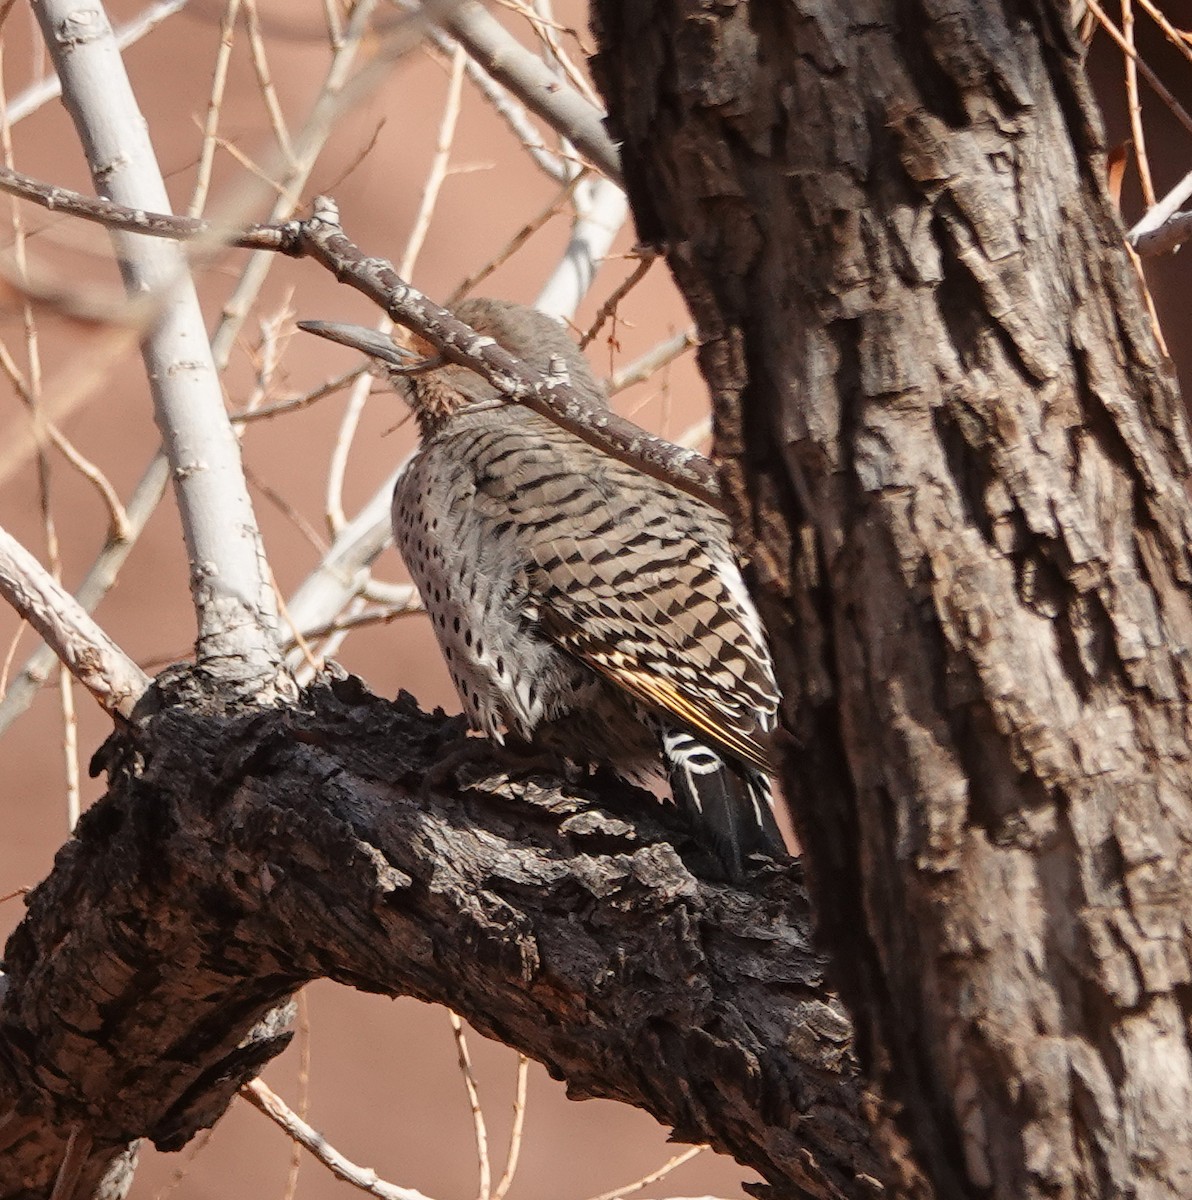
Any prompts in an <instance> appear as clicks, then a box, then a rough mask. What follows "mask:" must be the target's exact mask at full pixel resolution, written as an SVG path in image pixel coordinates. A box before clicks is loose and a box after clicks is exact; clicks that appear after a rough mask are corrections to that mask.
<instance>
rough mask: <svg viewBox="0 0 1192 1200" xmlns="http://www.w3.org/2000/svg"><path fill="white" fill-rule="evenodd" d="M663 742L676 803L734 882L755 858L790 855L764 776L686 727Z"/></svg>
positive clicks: (668, 732)
mask: <svg viewBox="0 0 1192 1200" xmlns="http://www.w3.org/2000/svg"><path fill="white" fill-rule="evenodd" d="M660 740H661V743H662V757H663V761H664V762H665V763H666V770H667V775H668V776H669V778H670V785H671V793H672V795H673V796H674V799H675V803H676V804H677V805H678V806H679V809H680V811H682V812H683V813H684V814H685V815H686V816H687V819H688V820H689V821H690V822H691V824H692V826H693V827H694V829H695V830H696V831H697V832H698V833H699V834H700V835H701V836H703V837H704V838H706V839H707V841H708V842H709V843H710V846H709V848H710V849H711V850H712V851H713V852H714V853H715V855H716V857H717V858H718V859H719V860H720V862H721V864H722V865H723V866H724V868H725V870H726V871H727V872H728V875H729V878H730V879H732V880H733V881H734V882H739V881H740V880H741V879H743V878H744V877H745V872H746V860H747V859H748V858H749V856H750V855H752V854H764V855H766V856H767V857H769V858H775V857H782V856H784V855H785V854H786V853H787V850H786V844H785V843H784V841H783V839H782V833H781V832H780V831H779V828H778V822H777V821H776V820H775V819H774V802H773V798H772V796H771V794H770V781H769V780H768V779H767V778H766V776H765V775H763V774H762V773H761V772H760V771H757V770H754V769H753V768H752V767H747V766H745V765H743V764H740V763H734V762H732V761H731V760H727V759H725V758H722V757H721V756H720V755H719V754H718V753H717V752H716V751H715V750H713V749H711V748H710V747H709V746H706V745H704V743H703V742H700V741H698V740H697V739H696V738H694V737H693V736H692V735H691V734H690V733H689V732H688V731H687V730H685V729H673V728H669V729H667V728H664V729H662V730H660Z"/></svg>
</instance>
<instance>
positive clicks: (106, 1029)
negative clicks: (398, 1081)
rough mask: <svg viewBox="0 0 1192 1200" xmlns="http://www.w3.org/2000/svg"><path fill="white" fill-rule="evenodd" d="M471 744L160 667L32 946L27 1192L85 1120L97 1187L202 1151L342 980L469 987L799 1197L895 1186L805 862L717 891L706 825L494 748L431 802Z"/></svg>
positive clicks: (487, 1013) (9, 1134) (12, 987)
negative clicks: (874, 1128) (298, 1024)
mask: <svg viewBox="0 0 1192 1200" xmlns="http://www.w3.org/2000/svg"><path fill="white" fill-rule="evenodd" d="M459 732H460V727H459V724H458V721H457V720H454V719H452V720H448V719H446V718H443V717H442V716H441V715H439V716H428V715H426V714H424V713H422V712H420V711H419V710H418V709H417V707H416V705H415V704H414V702H413V701H412V700H411V699H409V698H408V697H402V698H400V699H399V700H398V701H397V702H395V703H389V702H386V701H383V700H379V699H377V698H376V697H373V696H371V695H369V694H368V693H367V692H366V691H364V689H363V688H362V687H360V685H359V684H358V683H357V682H356V681H354V680H351V679H346V680H344V679H341V680H338V681H336V682H333V683H330V684H327V683H324V684H322V685H320V686H317V687H315V688H312V689H311V690H309V691H308V692H307V693H305V695H304V697H303V700H302V702H301V704H299V705H298V706H296V707H294V708H290V709H271V710H268V711H265V712H254V713H248V714H245V713H244V712H243V710H241V711H239V712H235V711H234V712H227V711H223V710H221V708H220V707H219V706H218V705H217V704H213V703H212V702H211V699H210V696H209V694H208V693H207V692H206V691H205V690H204V689H203V688H201V687H199V686H197V683H196V677H195V676H193V675H187V674H184V673H181V672H178V673H175V674H173V675H172V677H170V678H169V679H166V680H164V681H159V685H158V686H157V687H156V689H155V691H154V692H153V693H151V695H150V697H149V698H147V700H146V702H145V703H144V704H143V705H142V708H141V709H140V710H139V711H138V714H136V718H135V720H134V723H133V724H132V726H131V727H130V728H129V730H127V731H126V732H124V733H121V734H119V735H116V736H114V737H113V738H112V739H111V740H110V741H109V743H108V745H107V747H106V748H105V750H104V751H103V760H104V763H105V764H106V766H107V769H108V771H109V776H110V790H109V792H108V794H107V796H106V797H105V798H104V799H103V800H102V801H100V802H99V803H98V804H97V805H96V806H95V807H94V808H93V809H91V810H90V811H89V812H88V813H87V814H86V815H85V816H84V818H83V820H82V822H81V823H80V825H79V828H78V831H77V833H76V836H75V837H74V838H72V839H71V841H70V842H68V843H67V845H66V846H65V847H64V848H63V849H62V850H61V851H60V853H59V855H58V859H57V861H56V863H55V868H54V871H53V873H52V874H51V876H50V877H49V878H48V879H47V880H46V882H45V883H43V884H42V885H41V886H40V887H39V888H38V889H36V891H34V892H33V893H32V894H31V895H30V897H29V912H28V915H27V916H26V919H25V921H24V922H23V924H22V925H21V926H20V927H19V928H18V930H17V932H16V933H15V934H14V935H13V937H12V939H11V941H10V943H9V946H8V949H7V961H6V971H7V973H8V974H7V985H8V986H7V991H6V994H5V996H4V1000H3V1007H2V1009H0V1106H2V1107H0V1112H5V1111H6V1112H7V1113H8V1116H7V1117H6V1118H5V1119H4V1120H3V1121H0V1144H2V1145H4V1146H5V1149H4V1150H3V1153H2V1154H0V1195H3V1196H5V1197H11V1196H18V1195H21V1196H45V1195H48V1194H49V1192H50V1190H51V1188H52V1186H53V1182H54V1179H55V1176H56V1174H57V1172H58V1170H59V1167H60V1165H61V1163H62V1161H63V1158H64V1156H65V1155H66V1151H67V1147H68V1142H69V1141H70V1139H71V1137H72V1135H73V1136H74V1138H75V1144H76V1145H78V1144H80V1138H85V1139H86V1141H85V1143H83V1144H86V1145H89V1147H90V1149H89V1151H88V1152H87V1153H86V1154H85V1155H84V1161H83V1163H82V1165H81V1167H80V1170H79V1176H78V1180H77V1183H76V1185H75V1186H74V1187H73V1188H71V1189H68V1191H67V1193H66V1194H68V1195H74V1196H77V1197H83V1196H89V1195H91V1194H92V1193H93V1192H94V1190H95V1188H96V1186H97V1185H98V1181H99V1180H100V1179H101V1177H102V1176H103V1174H104V1172H105V1171H107V1170H109V1169H110V1168H111V1166H112V1163H113V1161H114V1160H116V1156H118V1155H119V1154H121V1153H122V1152H124V1151H125V1150H126V1148H127V1146H128V1144H129V1143H130V1142H131V1141H133V1140H134V1139H136V1138H141V1137H144V1138H148V1139H151V1140H152V1141H154V1142H155V1143H156V1144H157V1145H159V1146H161V1147H163V1148H174V1147H178V1146H181V1145H182V1144H184V1143H185V1142H186V1141H187V1139H188V1138H190V1137H191V1136H192V1135H193V1134H194V1132H195V1131H196V1130H197V1129H200V1128H202V1127H204V1126H206V1125H209V1124H210V1123H212V1122H213V1121H214V1120H215V1119H216V1118H217V1117H218V1116H219V1115H220V1114H221V1113H222V1112H223V1110H224V1108H225V1107H226V1106H227V1104H228V1103H229V1101H230V1100H231V1098H232V1097H233V1095H234V1094H235V1091H236V1088H237V1087H238V1086H239V1084H240V1083H241V1082H242V1081H244V1080H245V1079H247V1078H250V1077H251V1076H252V1075H254V1074H255V1073H256V1072H257V1070H259V1069H260V1067H261V1065H262V1064H263V1063H264V1062H265V1061H267V1060H268V1059H269V1058H270V1057H272V1056H273V1055H274V1054H276V1053H277V1052H278V1051H279V1050H280V1049H281V1048H282V1047H283V1046H284V1045H285V1042H286V1040H287V1039H288V1034H287V1033H286V1032H285V1030H284V1026H283V1025H279V1022H278V1021H277V1019H276V1017H274V1018H272V1019H271V1020H270V1022H268V1023H267V1024H266V1025H265V1026H264V1027H262V1026H261V1021H262V1019H263V1018H266V1017H267V1015H268V1014H270V1013H273V1012H275V1010H276V1009H277V1008H278V1006H279V1005H284V1004H285V1002H286V1000H287V998H288V996H289V995H290V994H291V992H292V991H293V990H294V989H295V988H297V987H298V986H300V985H301V984H302V983H304V982H306V981H308V980H311V979H315V978H320V977H325V978H330V979H334V980H337V981H339V982H340V983H343V984H346V985H348V986H351V987H356V988H361V989H364V990H367V991H374V992H382V993H385V994H389V995H410V996H416V997H418V998H420V999H423V1000H428V1001H435V1002H442V1003H447V1004H450V1006H451V1007H452V1008H453V1009H455V1010H456V1011H457V1012H459V1013H461V1014H463V1015H464V1016H465V1017H467V1019H468V1020H469V1021H470V1022H471V1023H472V1024H473V1025H474V1026H475V1027H476V1028H477V1029H479V1030H480V1031H481V1032H483V1033H486V1034H489V1035H491V1036H493V1037H496V1038H499V1039H501V1040H503V1041H505V1042H508V1043H509V1044H511V1045H514V1046H517V1047H518V1048H520V1049H521V1050H523V1051H525V1052H526V1053H527V1054H530V1055H533V1056H534V1057H535V1058H538V1059H539V1060H540V1061H542V1062H543V1063H545V1064H546V1066H547V1067H548V1068H549V1070H550V1071H551V1072H552V1073H553V1074H554V1075H555V1076H556V1077H558V1078H561V1079H565V1080H566V1081H567V1084H568V1088H569V1091H570V1093H571V1094H572V1095H573V1096H577V1097H584V1096H606V1097H612V1098H615V1099H618V1100H622V1101H624V1102H626V1103H629V1104H635V1105H638V1106H639V1107H643V1108H645V1109H647V1110H648V1111H650V1112H651V1113H652V1114H653V1115H654V1116H656V1117H657V1118H658V1119H659V1120H660V1121H663V1122H664V1123H666V1124H668V1125H670V1126H673V1127H674V1129H675V1130H676V1133H677V1135H678V1136H679V1137H680V1138H681V1139H685V1140H693V1141H711V1142H712V1143H713V1144H714V1145H716V1146H717V1147H718V1148H719V1149H722V1150H727V1151H729V1152H730V1153H732V1154H734V1155H736V1156H737V1157H738V1159H739V1160H740V1161H741V1162H743V1163H748V1164H749V1165H751V1166H754V1167H756V1168H757V1169H758V1170H759V1171H761V1172H762V1174H763V1175H764V1176H766V1178H767V1179H768V1180H769V1181H770V1182H771V1183H772V1184H773V1185H775V1186H774V1190H773V1193H772V1194H773V1195H775V1196H793V1195H801V1194H807V1195H812V1196H845V1197H866V1196H874V1195H878V1194H880V1185H879V1182H878V1180H879V1179H880V1170H881V1168H880V1164H879V1162H878V1159H877V1156H876V1155H875V1154H874V1152H873V1151H872V1149H871V1148H870V1147H869V1144H868V1126H867V1108H868V1105H869V1103H870V1100H869V1098H868V1097H867V1095H866V1093H865V1092H864V1090H863V1089H862V1088H861V1086H860V1085H859V1082H858V1076H857V1071H856V1066H855V1062H854V1060H853V1058H852V1054H851V1049H850V1030H849V1026H848V1022H847V1019H846V1018H845V1017H844V1014H843V1012H842V1010H841V1009H840V1007H839V1006H838V1005H837V1003H836V1002H835V1000H834V999H833V998H832V997H831V996H830V994H828V993H827V992H826V990H825V989H824V985H823V982H822V977H821V975H822V970H821V968H822V964H821V961H820V959H819V957H818V956H817V954H816V953H815V952H814V951H813V950H812V948H811V946H810V943H809V933H808V929H809V917H808V910H807V904H806V898H805V894H804V891H803V887H802V883H801V874H800V871H799V868H798V866H797V864H788V865H777V864H776V865H774V866H773V867H772V868H770V869H767V870H763V871H762V872H759V873H758V874H757V876H756V877H755V879H754V881H753V885H752V887H751V888H750V889H748V890H737V889H734V888H730V887H727V886H724V885H720V884H714V883H705V882H702V881H701V880H700V879H699V878H698V877H697V876H696V875H693V874H692V873H691V872H690V871H689V870H688V868H687V867H686V866H685V864H684V860H683V859H682V858H680V855H679V853H677V852H676V850H675V849H674V845H678V846H679V847H680V849H681V850H682V852H683V854H684V855H685V856H686V857H687V859H688V860H689V861H690V862H691V863H692V864H693V866H694V867H695V868H696V869H697V870H698V868H699V864H700V858H699V855H700V854H701V851H700V850H699V849H698V848H697V847H696V846H695V845H694V844H693V843H691V842H690V840H689V839H688V838H687V835H686V834H685V833H684V832H683V830H682V828H681V827H679V826H677V825H675V824H673V823H672V820H671V819H668V817H667V814H666V813H665V812H664V811H663V810H662V809H661V808H660V807H659V806H657V805H656V804H654V803H653V801H652V800H650V799H646V798H644V797H643V796H642V794H641V793H640V792H636V791H634V789H631V788H628V787H627V786H626V785H624V784H622V783H619V782H618V781H616V780H610V779H601V778H595V779H593V780H590V781H586V782H585V784H584V786H583V787H567V786H564V787H560V786H559V785H558V783H557V781H552V780H550V779H548V778H542V777H538V776H532V777H528V778H521V777H517V778H515V779H513V780H512V781H511V780H510V779H509V778H508V777H507V775H506V774H503V773H502V769H501V768H500V767H499V766H498V765H496V764H491V763H490V764H487V765H486V764H485V763H484V762H483V760H481V762H480V763H479V764H478V765H470V766H468V767H467V768H466V769H465V770H466V776H465V778H464V780H463V781H461V782H462V786H451V784H450V782H449V781H448V782H445V783H444V784H443V785H442V786H441V787H439V786H436V787H433V788H430V789H427V790H425V791H424V790H423V783H424V780H425V777H426V774H427V771H428V770H430V768H431V767H432V766H433V764H434V763H435V762H436V761H437V760H438V759H439V758H440V757H441V755H442V752H443V749H444V747H445V746H448V745H450V744H451V743H452V741H453V739H454V738H456V737H457V736H458V734H459ZM505 770H507V768H505ZM643 805H644V806H645V812H646V814H647V815H645V816H642V813H643ZM651 814H654V815H651ZM121 1165H122V1164H121V1163H120V1162H119V1161H118V1160H117V1167H118V1168H119V1167H121ZM125 1174H127V1172H125ZM110 1190H114V1191H115V1192H116V1193H117V1194H118V1192H119V1188H118V1187H117V1188H114V1189H110Z"/></svg>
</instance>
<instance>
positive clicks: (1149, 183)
mask: <svg viewBox="0 0 1192 1200" xmlns="http://www.w3.org/2000/svg"><path fill="white" fill-rule="evenodd" d="M1121 5H1122V37H1123V38H1124V40H1125V43H1126V45H1127V46H1128V47H1129V53H1128V54H1126V55H1125V60H1126V108H1127V111H1128V112H1129V114H1130V133H1131V136H1132V137H1133V138H1134V153H1135V154H1136V155H1138V181H1139V183H1140V184H1141V185H1142V199H1143V202H1144V203H1145V204H1146V206H1147V207H1148V208H1149V207H1150V206H1151V205H1152V204H1154V203H1155V183H1154V180H1153V179H1152V178H1151V164H1150V161H1149V160H1148V159H1147V153H1146V130H1145V129H1144V128H1143V124H1142V98H1141V97H1140V96H1139V94H1138V59H1137V53H1136V50H1135V46H1134V8H1133V5H1132V3H1131V0H1121Z"/></svg>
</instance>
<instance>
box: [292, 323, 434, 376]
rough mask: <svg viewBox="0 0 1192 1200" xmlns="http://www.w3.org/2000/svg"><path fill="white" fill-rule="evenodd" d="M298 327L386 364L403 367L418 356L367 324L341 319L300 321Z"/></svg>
mask: <svg viewBox="0 0 1192 1200" xmlns="http://www.w3.org/2000/svg"><path fill="white" fill-rule="evenodd" d="M298 328H299V329H303V330H305V331H306V332H307V333H313V334H316V335H317V336H318V337H321V338H326V339H327V340H328V341H330V342H338V343H339V344H340V345H341V346H347V347H348V348H349V349H351V350H359V351H360V353H361V354H367V355H368V356H369V358H373V359H376V360H377V361H378V362H380V363H384V364H385V365H386V366H390V367H397V368H399V369H400V368H402V367H405V366H407V365H408V364H409V362H410V359H412V358H416V357H417V355H415V354H414V352H413V351H412V350H407V349H405V347H403V346H399V345H398V344H397V343H396V342H395V341H394V340H393V339H392V338H391V337H390V336H389V335H388V334H387V333H380V332H378V331H377V330H375V329H369V328H368V327H367V326H365V325H344V324H341V323H340V322H339V321H299V322H298Z"/></svg>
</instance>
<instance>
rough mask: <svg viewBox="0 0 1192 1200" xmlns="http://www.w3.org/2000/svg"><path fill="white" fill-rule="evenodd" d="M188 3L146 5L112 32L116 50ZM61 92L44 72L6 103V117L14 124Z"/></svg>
mask: <svg viewBox="0 0 1192 1200" xmlns="http://www.w3.org/2000/svg"><path fill="white" fill-rule="evenodd" d="M189 3H190V0H159V2H158V3H156V4H150V5H149V7H148V8H146V9H145V11H144V12H142V13H140V14H139V15H137V16H135V17H133V19H132V20H131V21H127V22H125V24H123V25H121V26H120V28H119V29H117V30H116V31H115V40H116V47H117V49H120V50H127V49H128V47H129V46H132V45H135V44H136V43H137V42H139V41H140V40H141V38H143V37H144V36H145V35H146V34H148V33H152V32H153V30H155V29H156V28H157V27H158V26H159V25H160V24H161V23H162V22H163V21H164V20H166V19H167V18H168V17H172V16H173V15H174V14H175V13H177V12H181V11H182V9H184V8H185V7H186V6H187V4H189ZM61 95H62V81H61V80H60V79H59V78H58V76H57V75H55V74H48V75H46V76H45V78H43V79H39V80H38V81H37V82H36V83H35V84H33V85H32V86H31V87H28V88H26V89H25V90H24V91H23V92H21V93H20V95H18V96H15V97H14V98H13V100H12V103H11V104H9V106H8V119H9V120H10V121H11V122H12V123H13V124H14V125H15V124H16V123H17V122H18V121H22V120H24V119H25V118H26V117H28V116H30V115H31V114H33V113H35V112H36V111H37V110H38V109H39V108H41V107H42V106H43V105H45V104H48V103H49V102H50V101H51V100H55V99H57V98H58V97H59V96H61Z"/></svg>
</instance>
